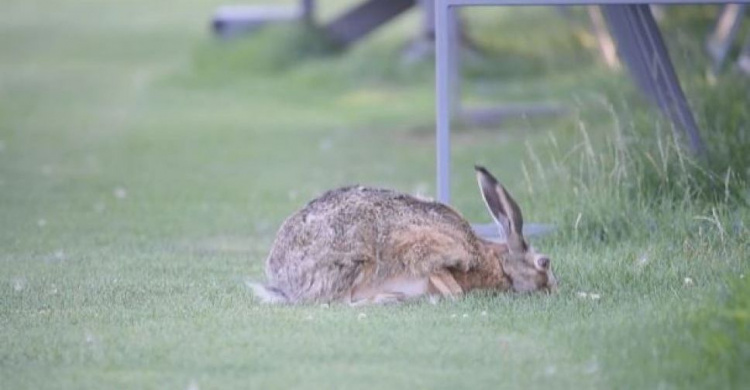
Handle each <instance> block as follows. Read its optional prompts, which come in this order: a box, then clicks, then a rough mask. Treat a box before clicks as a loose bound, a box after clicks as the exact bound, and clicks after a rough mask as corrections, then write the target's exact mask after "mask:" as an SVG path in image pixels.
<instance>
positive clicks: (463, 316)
mask: <svg viewBox="0 0 750 390" xmlns="http://www.w3.org/2000/svg"><path fill="white" fill-rule="evenodd" d="M461 318H469V315H468V314H466V313H464V315H462V316H461Z"/></svg>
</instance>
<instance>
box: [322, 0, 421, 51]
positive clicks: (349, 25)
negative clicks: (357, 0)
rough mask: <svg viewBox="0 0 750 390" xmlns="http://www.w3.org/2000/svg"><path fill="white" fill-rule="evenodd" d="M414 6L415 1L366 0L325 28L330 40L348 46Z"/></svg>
mask: <svg viewBox="0 0 750 390" xmlns="http://www.w3.org/2000/svg"><path fill="white" fill-rule="evenodd" d="M415 4H416V0H367V1H365V2H363V3H362V4H359V5H357V6H356V7H353V8H352V9H350V10H349V11H347V12H346V13H345V14H344V15H341V16H340V17H338V18H337V19H336V20H334V21H332V22H331V23H329V24H328V25H327V26H326V27H325V28H326V31H327V32H328V34H329V35H330V36H331V38H333V39H335V40H336V41H337V42H338V43H340V44H342V45H344V46H348V45H350V44H352V43H354V42H355V41H357V40H359V39H361V38H362V37H364V36H365V35H367V34H369V33H370V32H372V31H373V30H375V29H376V28H378V27H380V26H381V25H382V24H384V23H386V22H387V21H389V20H391V19H393V18H394V17H396V16H398V15H400V14H401V13H403V12H404V11H406V10H408V9H409V8H411V7H413V6H414V5H415Z"/></svg>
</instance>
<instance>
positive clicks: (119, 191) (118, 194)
mask: <svg viewBox="0 0 750 390" xmlns="http://www.w3.org/2000/svg"><path fill="white" fill-rule="evenodd" d="M114 194H115V198H117V199H125V198H127V197H128V191H127V190H126V189H125V188H122V187H117V188H115V190H114Z"/></svg>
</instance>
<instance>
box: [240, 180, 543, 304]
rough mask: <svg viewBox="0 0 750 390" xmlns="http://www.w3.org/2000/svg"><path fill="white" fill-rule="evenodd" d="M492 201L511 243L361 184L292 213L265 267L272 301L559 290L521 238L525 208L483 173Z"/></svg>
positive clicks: (266, 296) (450, 212)
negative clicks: (494, 238) (483, 234)
mask: <svg viewBox="0 0 750 390" xmlns="http://www.w3.org/2000/svg"><path fill="white" fill-rule="evenodd" d="M475 168H476V173H477V180H478V182H479V187H480V189H481V193H482V197H483V198H484V201H485V204H486V205H487V208H488V209H489V211H490V214H491V215H492V217H493V219H494V220H495V222H496V224H497V226H498V229H500V232H501V235H505V237H506V242H504V243H496V242H492V241H488V240H485V239H482V238H480V237H478V236H477V235H476V234H475V233H474V231H473V230H472V228H471V225H470V224H469V222H467V221H466V219H464V218H463V217H462V216H461V215H460V214H459V213H458V212H457V211H455V210H454V209H452V208H451V207H449V206H446V205H444V204H442V203H438V202H435V201H430V200H423V199H418V198H415V197H413V196H410V195H406V194H402V193H398V192H394V191H390V190H384V189H377V188H369V187H362V186H353V187H345V188H340V189H336V190H332V191H328V192H326V193H325V194H323V195H322V196H320V197H319V198H317V199H315V200H313V201H311V202H310V203H308V204H307V205H306V206H305V207H304V208H302V210H300V211H298V212H296V213H295V214H293V215H292V216H291V217H289V218H288V219H287V220H286V221H285V222H284V224H283V225H282V226H281V228H280V229H279V232H278V234H277V236H276V240H275V242H274V243H273V247H272V248H271V253H270V254H269V256H268V259H267V262H266V276H267V278H268V282H267V284H266V285H260V284H251V285H252V287H253V290H254V292H255V294H256V296H257V297H259V298H260V299H261V300H262V301H264V302H268V303H291V304H294V303H316V302H317V303H323V302H345V303H349V304H352V305H358V304H369V303H391V302H401V301H404V300H407V299H411V298H416V297H420V296H425V295H431V296H435V295H437V296H446V297H457V296H459V295H461V294H463V293H465V292H468V291H471V290H474V289H484V290H495V291H508V290H512V291H520V292H528V291H537V290H542V291H551V290H553V289H555V288H556V285H557V282H556V280H555V277H554V275H553V274H552V270H551V266H550V259H549V257H547V256H546V255H542V254H539V253H536V252H535V251H534V249H533V248H532V247H531V246H529V245H528V243H527V242H526V240H525V239H524V238H523V235H522V233H521V232H522V230H521V229H522V226H523V217H522V216H521V209H520V208H519V207H518V205H517V204H516V202H515V201H514V200H513V198H511V196H510V194H508V192H507V191H506V190H505V188H504V187H503V186H502V185H500V183H498V182H497V180H496V179H495V178H494V177H493V176H492V174H490V173H489V172H488V171H487V170H486V169H484V168H483V167H479V166H477V167H475Z"/></svg>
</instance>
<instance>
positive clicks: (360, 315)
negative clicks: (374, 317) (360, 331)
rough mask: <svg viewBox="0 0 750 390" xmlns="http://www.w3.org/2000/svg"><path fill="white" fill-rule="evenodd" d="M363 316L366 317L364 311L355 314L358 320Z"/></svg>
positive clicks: (362, 318)
mask: <svg viewBox="0 0 750 390" xmlns="http://www.w3.org/2000/svg"><path fill="white" fill-rule="evenodd" d="M365 318H367V314H365V313H359V314H357V319H358V320H364V319H365Z"/></svg>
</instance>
